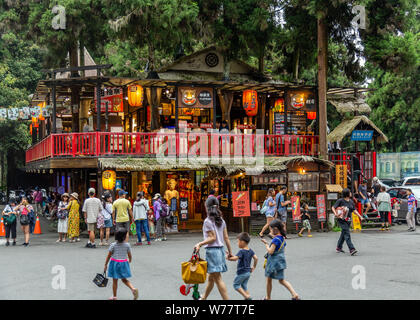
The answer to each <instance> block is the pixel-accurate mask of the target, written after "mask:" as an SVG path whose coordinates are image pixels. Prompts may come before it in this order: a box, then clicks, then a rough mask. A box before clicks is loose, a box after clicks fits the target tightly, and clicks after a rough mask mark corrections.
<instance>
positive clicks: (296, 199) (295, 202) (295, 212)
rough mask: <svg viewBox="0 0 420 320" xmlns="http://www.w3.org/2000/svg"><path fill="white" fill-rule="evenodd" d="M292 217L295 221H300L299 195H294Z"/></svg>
mask: <svg viewBox="0 0 420 320" xmlns="http://www.w3.org/2000/svg"><path fill="white" fill-rule="evenodd" d="M291 200H292V218H293V222H295V223H299V222H300V221H301V218H300V198H299V197H297V196H294V197H292V199H291Z"/></svg>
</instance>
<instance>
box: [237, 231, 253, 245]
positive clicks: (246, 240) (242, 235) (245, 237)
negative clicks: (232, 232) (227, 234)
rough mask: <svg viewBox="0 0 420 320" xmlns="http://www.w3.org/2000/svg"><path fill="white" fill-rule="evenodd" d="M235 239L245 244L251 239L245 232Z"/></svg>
mask: <svg viewBox="0 0 420 320" xmlns="http://www.w3.org/2000/svg"><path fill="white" fill-rule="evenodd" d="M237 239H238V240H241V241H244V242H246V243H249V242H250V241H251V237H250V236H249V234H248V233H247V232H242V233H240V234H238V236H237Z"/></svg>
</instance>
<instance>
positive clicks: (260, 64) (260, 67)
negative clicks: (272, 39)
mask: <svg viewBox="0 0 420 320" xmlns="http://www.w3.org/2000/svg"><path fill="white" fill-rule="evenodd" d="M259 51H260V52H259V55H258V71H259V72H260V73H261V74H262V73H264V62H265V61H264V54H265V50H264V48H262V49H260V50H259Z"/></svg>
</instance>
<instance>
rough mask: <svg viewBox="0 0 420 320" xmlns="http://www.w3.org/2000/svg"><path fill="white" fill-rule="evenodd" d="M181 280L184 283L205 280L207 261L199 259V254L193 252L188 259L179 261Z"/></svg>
mask: <svg viewBox="0 0 420 320" xmlns="http://www.w3.org/2000/svg"><path fill="white" fill-rule="evenodd" d="M181 272H182V280H184V282H185V283H186V284H200V283H204V282H206V277H207V261H205V260H202V259H200V255H199V254H196V253H195V252H194V253H193V256H192V257H191V259H190V261H187V262H183V263H181Z"/></svg>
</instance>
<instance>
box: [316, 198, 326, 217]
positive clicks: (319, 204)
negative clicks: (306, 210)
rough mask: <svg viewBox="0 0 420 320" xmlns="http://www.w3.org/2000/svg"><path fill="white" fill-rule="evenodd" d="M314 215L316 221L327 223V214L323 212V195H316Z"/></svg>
mask: <svg viewBox="0 0 420 320" xmlns="http://www.w3.org/2000/svg"><path fill="white" fill-rule="evenodd" d="M316 213H317V217H318V221H320V222H325V221H327V212H326V210H325V195H323V194H317V195H316Z"/></svg>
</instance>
